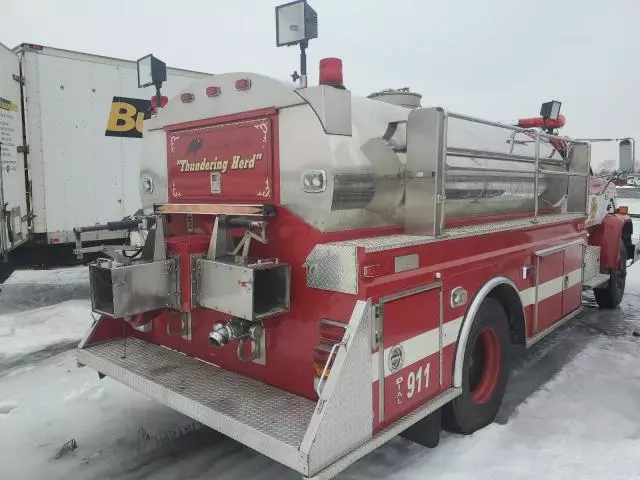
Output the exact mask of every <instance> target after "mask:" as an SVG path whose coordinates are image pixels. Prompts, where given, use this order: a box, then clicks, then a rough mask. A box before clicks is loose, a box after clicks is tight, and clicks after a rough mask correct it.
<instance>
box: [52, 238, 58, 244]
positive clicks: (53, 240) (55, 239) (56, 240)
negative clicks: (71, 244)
mask: <svg viewBox="0 0 640 480" xmlns="http://www.w3.org/2000/svg"><path fill="white" fill-rule="evenodd" d="M51 243H60V239H59V238H52V239H51Z"/></svg>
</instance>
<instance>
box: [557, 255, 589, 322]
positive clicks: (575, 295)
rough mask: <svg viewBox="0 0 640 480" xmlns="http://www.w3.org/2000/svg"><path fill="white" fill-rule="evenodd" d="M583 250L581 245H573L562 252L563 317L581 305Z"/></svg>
mask: <svg viewBox="0 0 640 480" xmlns="http://www.w3.org/2000/svg"><path fill="white" fill-rule="evenodd" d="M583 249H584V247H583V246H582V245H574V246H573V247H569V248H567V249H566V250H565V251H564V283H563V285H562V286H563V293H562V316H563V317H564V316H565V315H569V314H570V313H571V312H573V311H575V310H577V309H578V308H580V307H581V305H582V268H583V267H582V265H583V255H584V250H583Z"/></svg>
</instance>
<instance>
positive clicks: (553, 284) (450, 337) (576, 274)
mask: <svg viewBox="0 0 640 480" xmlns="http://www.w3.org/2000/svg"><path fill="white" fill-rule="evenodd" d="M567 276H568V277H569V281H568V284H567V288H571V287H573V286H575V285H578V284H580V283H581V282H582V268H578V269H576V270H573V271H572V272H569V274H568V275H567ZM564 290H565V288H564V275H563V276H562V277H558V278H554V279H553V280H549V281H548V282H544V283H542V284H540V285H538V299H539V302H542V301H543V300H546V299H547V298H551V297H553V296H554V295H557V294H559V293H561V292H562V291H564ZM535 293H536V289H535V287H529V288H527V289H525V290H522V291H520V299H521V300H522V306H523V307H528V306H530V305H533V303H534V300H535ZM463 320H464V317H458V318H456V319H454V320H451V321H449V322H446V323H444V324H443V325H442V348H445V347H447V346H449V345H452V344H453V343H455V342H456V341H457V340H458V335H459V333H460V329H461V328H462V322H463ZM397 345H400V346H401V347H402V349H403V351H404V360H403V365H404V366H407V365H412V364H414V363H415V362H417V361H419V360H421V359H423V358H426V357H428V356H430V355H433V354H435V353H438V352H439V351H440V336H439V331H438V329H437V328H434V329H433V330H429V331H428V332H424V333H421V334H420V335H416V336H415V337H412V338H409V339H407V340H404V341H402V342H400V343H399V344H397ZM397 345H391V346H389V347H387V348H385V349H384V376H385V377H388V376H389V375H391V374H392V373H393V372H391V371H390V370H389V355H390V353H391V349H392V348H393V347H395V346H397ZM378 355H379V352H374V353H373V355H372V359H371V361H372V363H371V380H372V381H373V382H375V381H377V380H379V378H380V375H379V373H380V365H379V362H380V359H379V356H378Z"/></svg>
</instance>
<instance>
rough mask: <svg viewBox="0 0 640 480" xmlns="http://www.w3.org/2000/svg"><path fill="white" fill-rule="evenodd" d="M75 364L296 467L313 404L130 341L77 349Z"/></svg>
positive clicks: (299, 463)
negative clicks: (89, 368)
mask: <svg viewBox="0 0 640 480" xmlns="http://www.w3.org/2000/svg"><path fill="white" fill-rule="evenodd" d="M125 349H126V350H125ZM78 362H79V363H80V364H82V365H86V366H88V367H91V368H93V369H95V370H97V371H98V372H100V373H103V374H104V375H107V376H108V377H112V378H113V379H115V380H118V381H119V382H122V383H124V384H125V385H128V386H129V387H131V388H133V389H134V390H137V391H139V392H141V393H143V394H144V395H147V396H148V397H150V398H152V399H154V400H156V401H158V402H159V403H162V404H164V405H167V406H169V407H171V408H173V409H175V410H177V411H179V412H181V413H183V414H185V415H187V416H189V417H191V418H193V419H195V420H198V421H199V422H201V423H203V424H205V425H207V426H209V427H211V428H213V429H215V430H217V431H219V432H221V433H223V434H225V435H227V436H229V437H231V438H233V439H235V440H238V441H239V442H241V443H244V444H245V445H247V446H249V447H251V448H253V449H254V450H257V451H258V452H260V453H263V454H265V455H267V456H269V457H271V458H273V459H275V460H277V461H279V462H280V463H283V464H284V465H287V466H288V467H290V468H293V469H296V470H300V469H301V455H300V452H299V448H300V444H301V443H302V439H303V437H304V435H305V432H306V430H307V425H309V421H310V420H311V417H312V415H313V412H314V409H315V407H316V402H314V401H311V400H309V399H307V398H303V397H299V396H297V395H294V394H292V393H289V392H286V391H284V390H280V389H279V388H276V387H273V386H271V385H267V384H265V383H262V382H258V381H256V380H253V379H250V378H247V377H244V376H242V375H238V374H236V373H233V372H229V371H226V370H223V369H221V368H218V367H216V366H215V365H212V364H209V363H205V362H203V361H200V360H197V359H194V358H192V357H188V356H186V355H183V354H181V353H178V352H176V351H174V350H169V349H167V348H164V347H160V346H158V345H155V344H153V343H149V342H145V341H143V340H140V339H137V338H132V337H129V338H128V339H127V340H126V346H125V340H123V339H118V340H113V341H110V342H106V343H100V344H97V345H93V346H89V347H85V348H82V349H79V350H78Z"/></svg>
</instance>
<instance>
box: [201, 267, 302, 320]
mask: <svg viewBox="0 0 640 480" xmlns="http://www.w3.org/2000/svg"><path fill="white" fill-rule="evenodd" d="M290 283H291V269H290V267H289V265H287V264H285V263H279V262H277V261H260V260H253V261H252V260H249V261H247V262H246V263H243V264H236V263H235V262H234V261H233V259H230V260H228V261H226V260H222V261H220V260H217V261H216V260H206V259H200V260H198V261H197V285H196V292H197V301H198V305H200V306H202V307H205V308H210V309H212V310H216V311H218V312H223V313H227V314H229V315H233V316H234V317H239V318H243V319H245V320H250V321H260V320H262V319H263V318H267V317H271V316H274V315H278V314H279V313H283V312H288V311H289V291H290Z"/></svg>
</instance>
